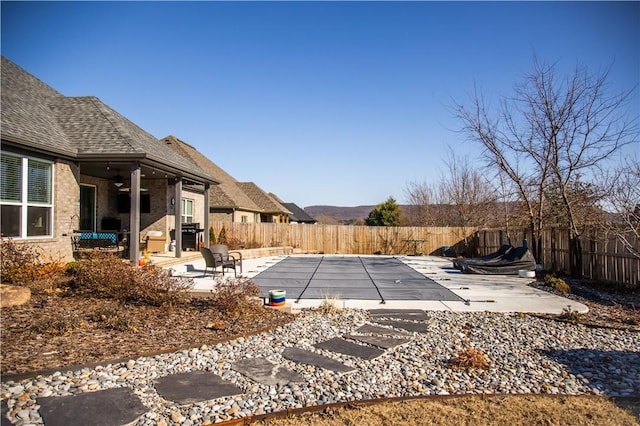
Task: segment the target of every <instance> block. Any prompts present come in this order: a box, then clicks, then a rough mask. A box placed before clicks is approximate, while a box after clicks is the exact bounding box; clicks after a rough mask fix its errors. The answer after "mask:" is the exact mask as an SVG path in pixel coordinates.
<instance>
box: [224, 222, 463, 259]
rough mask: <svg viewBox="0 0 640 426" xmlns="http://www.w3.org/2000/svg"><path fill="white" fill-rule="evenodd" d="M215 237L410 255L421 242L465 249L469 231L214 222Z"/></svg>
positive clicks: (431, 249)
mask: <svg viewBox="0 0 640 426" xmlns="http://www.w3.org/2000/svg"><path fill="white" fill-rule="evenodd" d="M211 226H213V228H214V232H215V234H216V235H219V233H220V230H221V229H222V228H223V227H224V228H225V233H226V237H227V241H229V242H233V243H234V245H238V246H243V247H274V246H290V247H293V248H295V249H299V250H300V251H302V252H319V253H328V254H334V253H338V254H372V253H382V254H408V253H411V254H413V244H412V243H407V241H406V240H423V241H424V242H423V243H422V244H421V246H422V247H420V245H418V251H419V252H422V253H425V254H442V251H443V247H451V248H454V250H457V251H458V252H463V251H464V250H465V237H468V236H471V234H472V232H473V229H471V228H448V227H384V226H344V225H322V224H316V225H302V224H288V223H229V222H213V223H212V224H211Z"/></svg>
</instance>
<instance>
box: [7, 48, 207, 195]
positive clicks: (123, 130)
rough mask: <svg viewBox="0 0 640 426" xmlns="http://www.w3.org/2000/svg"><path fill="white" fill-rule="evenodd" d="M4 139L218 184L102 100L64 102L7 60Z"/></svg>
mask: <svg viewBox="0 0 640 426" xmlns="http://www.w3.org/2000/svg"><path fill="white" fill-rule="evenodd" d="M2 138H3V139H7V140H9V141H12V142H16V143H20V144H22V145H26V146H29V147H32V148H38V149H42V150H46V151H48V152H51V153H56V154H64V155H67V156H71V157H74V158H77V159H100V158H118V159H119V158H123V159H130V160H133V159H137V160H145V159H146V160H150V161H153V162H155V163H157V164H160V165H164V166H167V167H170V168H173V169H175V170H179V171H180V172H182V173H184V174H186V175H189V176H193V177H196V178H200V179H204V180H207V181H212V182H213V181H215V179H213V178H212V177H211V176H210V175H209V174H207V173H206V172H204V171H203V170H202V169H200V168H199V167H198V166H197V165H195V164H194V163H193V162H191V161H190V160H188V159H186V158H184V157H182V156H180V155H179V154H178V153H176V152H175V151H173V150H172V149H170V148H169V147H167V146H166V144H164V143H161V142H160V141H159V140H158V139H156V138H155V137H154V136H152V135H151V134H150V133H148V132H146V131H144V130H143V129H142V128H140V127H139V126H137V125H136V124H134V123H133V122H131V121H130V120H128V119H127V118H125V117H124V116H122V115H121V114H119V113H118V112H117V111H115V110H113V109H112V108H110V107H109V106H107V105H106V104H104V103H103V102H102V101H100V99H98V98H96V97H94V96H85V97H65V96H63V95H62V94H60V93H59V92H57V91H55V90H54V89H52V88H51V87H49V86H47V85H46V84H45V83H43V82H41V81H40V80H38V79H37V78H35V77H33V76H32V75H30V74H29V73H27V72H26V71H25V70H23V69H22V68H20V67H19V66H17V65H15V64H14V63H13V62H11V61H9V60H8V59H6V58H5V57H2Z"/></svg>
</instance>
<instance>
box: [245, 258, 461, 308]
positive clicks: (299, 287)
mask: <svg viewBox="0 0 640 426" xmlns="http://www.w3.org/2000/svg"><path fill="white" fill-rule="evenodd" d="M252 281H253V282H254V283H255V284H256V285H257V286H258V287H260V290H261V291H262V296H263V297H267V296H268V294H269V290H284V291H286V292H287V295H286V297H287V299H289V300H300V299H324V298H333V297H336V298H339V299H354V300H378V299H379V300H380V301H382V302H384V301H385V300H443V301H462V300H463V299H462V298H460V297H459V296H457V295H455V294H454V293H452V292H451V291H449V290H448V289H446V288H445V287H443V286H441V285H440V284H438V283H436V282H435V281H433V280H431V279H429V278H427V277H425V276H424V275H423V274H421V273H420V272H418V271H416V270H415V269H413V268H411V267H410V266H407V265H406V264H404V263H403V262H402V261H401V260H400V259H397V258H395V257H380V256H376V257H355V256H351V257H339V256H310V257H287V258H285V259H283V260H281V261H280V262H278V263H276V264H275V265H273V266H271V267H270V268H269V269H267V270H265V271H263V272H260V273H259V274H258V275H256V276H255V277H253V278H252Z"/></svg>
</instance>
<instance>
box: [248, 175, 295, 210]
mask: <svg viewBox="0 0 640 426" xmlns="http://www.w3.org/2000/svg"><path fill="white" fill-rule="evenodd" d="M238 186H240V188H241V189H242V190H243V191H244V193H245V194H247V195H248V196H249V198H251V199H252V200H253V201H254V202H255V203H256V204H257V205H258V206H260V207H261V208H262V209H264V211H265V213H272V214H277V213H284V214H290V213H291V212H290V211H289V210H287V209H286V207H284V206H283V205H282V204H280V203H279V202H277V201H276V200H275V199H273V197H271V196H270V195H269V194H267V193H266V192H264V191H263V190H262V189H260V187H258V185H256V184H255V183H253V182H238Z"/></svg>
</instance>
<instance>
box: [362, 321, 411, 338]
mask: <svg viewBox="0 0 640 426" xmlns="http://www.w3.org/2000/svg"><path fill="white" fill-rule="evenodd" d="M356 333H372V334H373V333H375V334H380V335H386V336H407V335H408V334H409V333H408V332H406V331H405V330H395V329H393V328H386V327H380V326H377V325H371V324H365V325H363V326H362V327H360V328H358V329H357V330H356Z"/></svg>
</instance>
